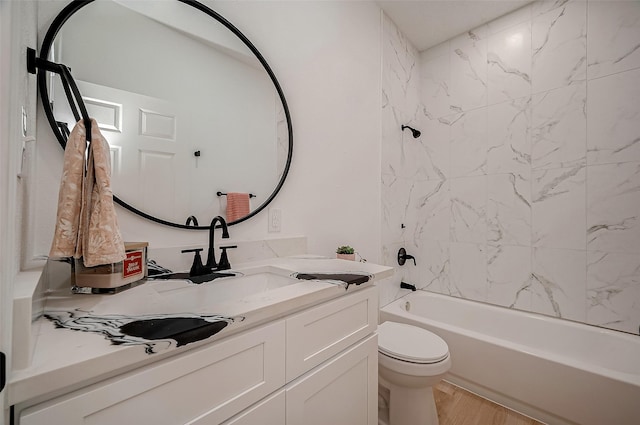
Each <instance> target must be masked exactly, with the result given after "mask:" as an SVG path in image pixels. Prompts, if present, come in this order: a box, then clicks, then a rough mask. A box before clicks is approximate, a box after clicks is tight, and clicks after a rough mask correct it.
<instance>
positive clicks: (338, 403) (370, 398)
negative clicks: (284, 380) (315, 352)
mask: <svg viewBox="0 0 640 425" xmlns="http://www.w3.org/2000/svg"><path fill="white" fill-rule="evenodd" d="M286 388H287V404H286V412H287V421H286V424H287V425H326V424H331V425H376V424H377V423H378V394H377V391H378V336H377V334H374V335H371V336H370V337H368V338H367V339H365V340H364V341H363V342H361V343H358V344H357V345H355V346H354V347H351V348H349V349H348V350H346V351H345V352H344V353H341V354H340V355H338V356H336V357H335V358H334V359H331V360H330V361H329V362H327V363H326V364H324V365H322V366H320V367H318V368H317V369H314V370H312V371H311V372H309V373H308V374H306V375H304V376H303V377H301V378H300V379H297V380H295V381H293V382H292V383H290V384H289V385H287V387H286Z"/></svg>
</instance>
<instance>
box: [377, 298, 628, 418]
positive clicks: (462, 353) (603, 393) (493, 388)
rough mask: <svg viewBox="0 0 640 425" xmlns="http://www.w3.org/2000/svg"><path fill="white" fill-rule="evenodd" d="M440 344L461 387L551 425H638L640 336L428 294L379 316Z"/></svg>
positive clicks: (393, 305) (393, 306)
mask: <svg viewBox="0 0 640 425" xmlns="http://www.w3.org/2000/svg"><path fill="white" fill-rule="evenodd" d="M387 320H392V321H396V322H403V323H409V324H413V325H416V326H420V327H422V328H425V329H428V330H430V331H431V332H433V333H435V334H437V335H439V336H440V337H442V338H443V339H444V340H445V341H446V342H447V344H448V345H449V351H450V353H451V360H452V363H453V364H452V368H451V371H450V372H449V374H448V375H447V376H446V377H445V379H446V380H447V381H450V382H452V383H454V384H456V385H458V386H460V387H463V388H466V389H468V390H470V391H472V392H474V393H476V394H479V395H481V396H483V397H485V398H488V399H490V400H493V401H495V402H496V403H498V404H501V405H504V406H506V407H509V408H511V409H513V410H516V411H518V412H521V413H523V414H525V415H528V416H531V417H532V418H535V419H538V420H539V421H542V422H545V423H548V424H581V425H626V424H629V425H637V424H640V336H637V335H630V334H624V333H621V332H615V331H610V330H606V329H601V328H598V327H594V326H588V325H584V324H579V323H575V322H569V321H566V320H559V319H555V318H551V317H546V316H542V315H538V314H533V313H525V312H521V311H514V310H510V309H508V308H503V307H497V306H492V305H488V304H483V303H478V302H474V301H467V300H463V299H460V298H455V297H449V296H446V295H439V294H434V293H430V292H426V291H417V292H413V293H411V294H409V295H407V296H406V297H403V298H400V299H398V300H396V301H394V302H392V303H391V304H388V305H387V306H385V307H383V308H382V309H381V310H380V322H384V321H387Z"/></svg>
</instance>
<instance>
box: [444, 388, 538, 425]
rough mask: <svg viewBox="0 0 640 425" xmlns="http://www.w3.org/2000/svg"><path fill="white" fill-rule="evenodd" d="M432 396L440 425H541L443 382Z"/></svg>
mask: <svg viewBox="0 0 640 425" xmlns="http://www.w3.org/2000/svg"><path fill="white" fill-rule="evenodd" d="M433 396H434V398H435V400H436V408H437V409H438V419H439V420H440V425H543V424H542V423H541V422H538V421H536V420H534V419H531V418H528V417H526V416H523V415H521V414H519V413H516V412H514V411H512V410H509V409H507V408H505V407H502V406H500V405H497V404H495V403H493V402H491V401H489V400H486V399H484V398H482V397H479V396H477V395H475V394H473V393H470V392H468V391H466V390H463V389H462V388H459V387H456V386H455V385H452V384H450V383H448V382H445V381H440V383H439V384H438V385H436V386H435V387H434V389H433Z"/></svg>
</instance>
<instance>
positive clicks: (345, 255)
mask: <svg viewBox="0 0 640 425" xmlns="http://www.w3.org/2000/svg"><path fill="white" fill-rule="evenodd" d="M336 256H337V257H338V258H340V259H342V260H350V261H355V260H356V254H355V250H354V249H353V248H351V247H350V246H349V245H343V246H340V247H338V249H336Z"/></svg>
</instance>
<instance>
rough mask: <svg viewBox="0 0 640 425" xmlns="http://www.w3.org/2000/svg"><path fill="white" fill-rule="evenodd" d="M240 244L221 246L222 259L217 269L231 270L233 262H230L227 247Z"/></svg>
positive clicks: (234, 246)
mask: <svg viewBox="0 0 640 425" xmlns="http://www.w3.org/2000/svg"><path fill="white" fill-rule="evenodd" d="M237 247H238V245H227V246H221V247H220V249H221V250H222V254H220V261H219V262H218V268H217V269H216V270H229V269H230V268H231V263H229V257H228V256H227V249H231V248H237Z"/></svg>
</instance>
